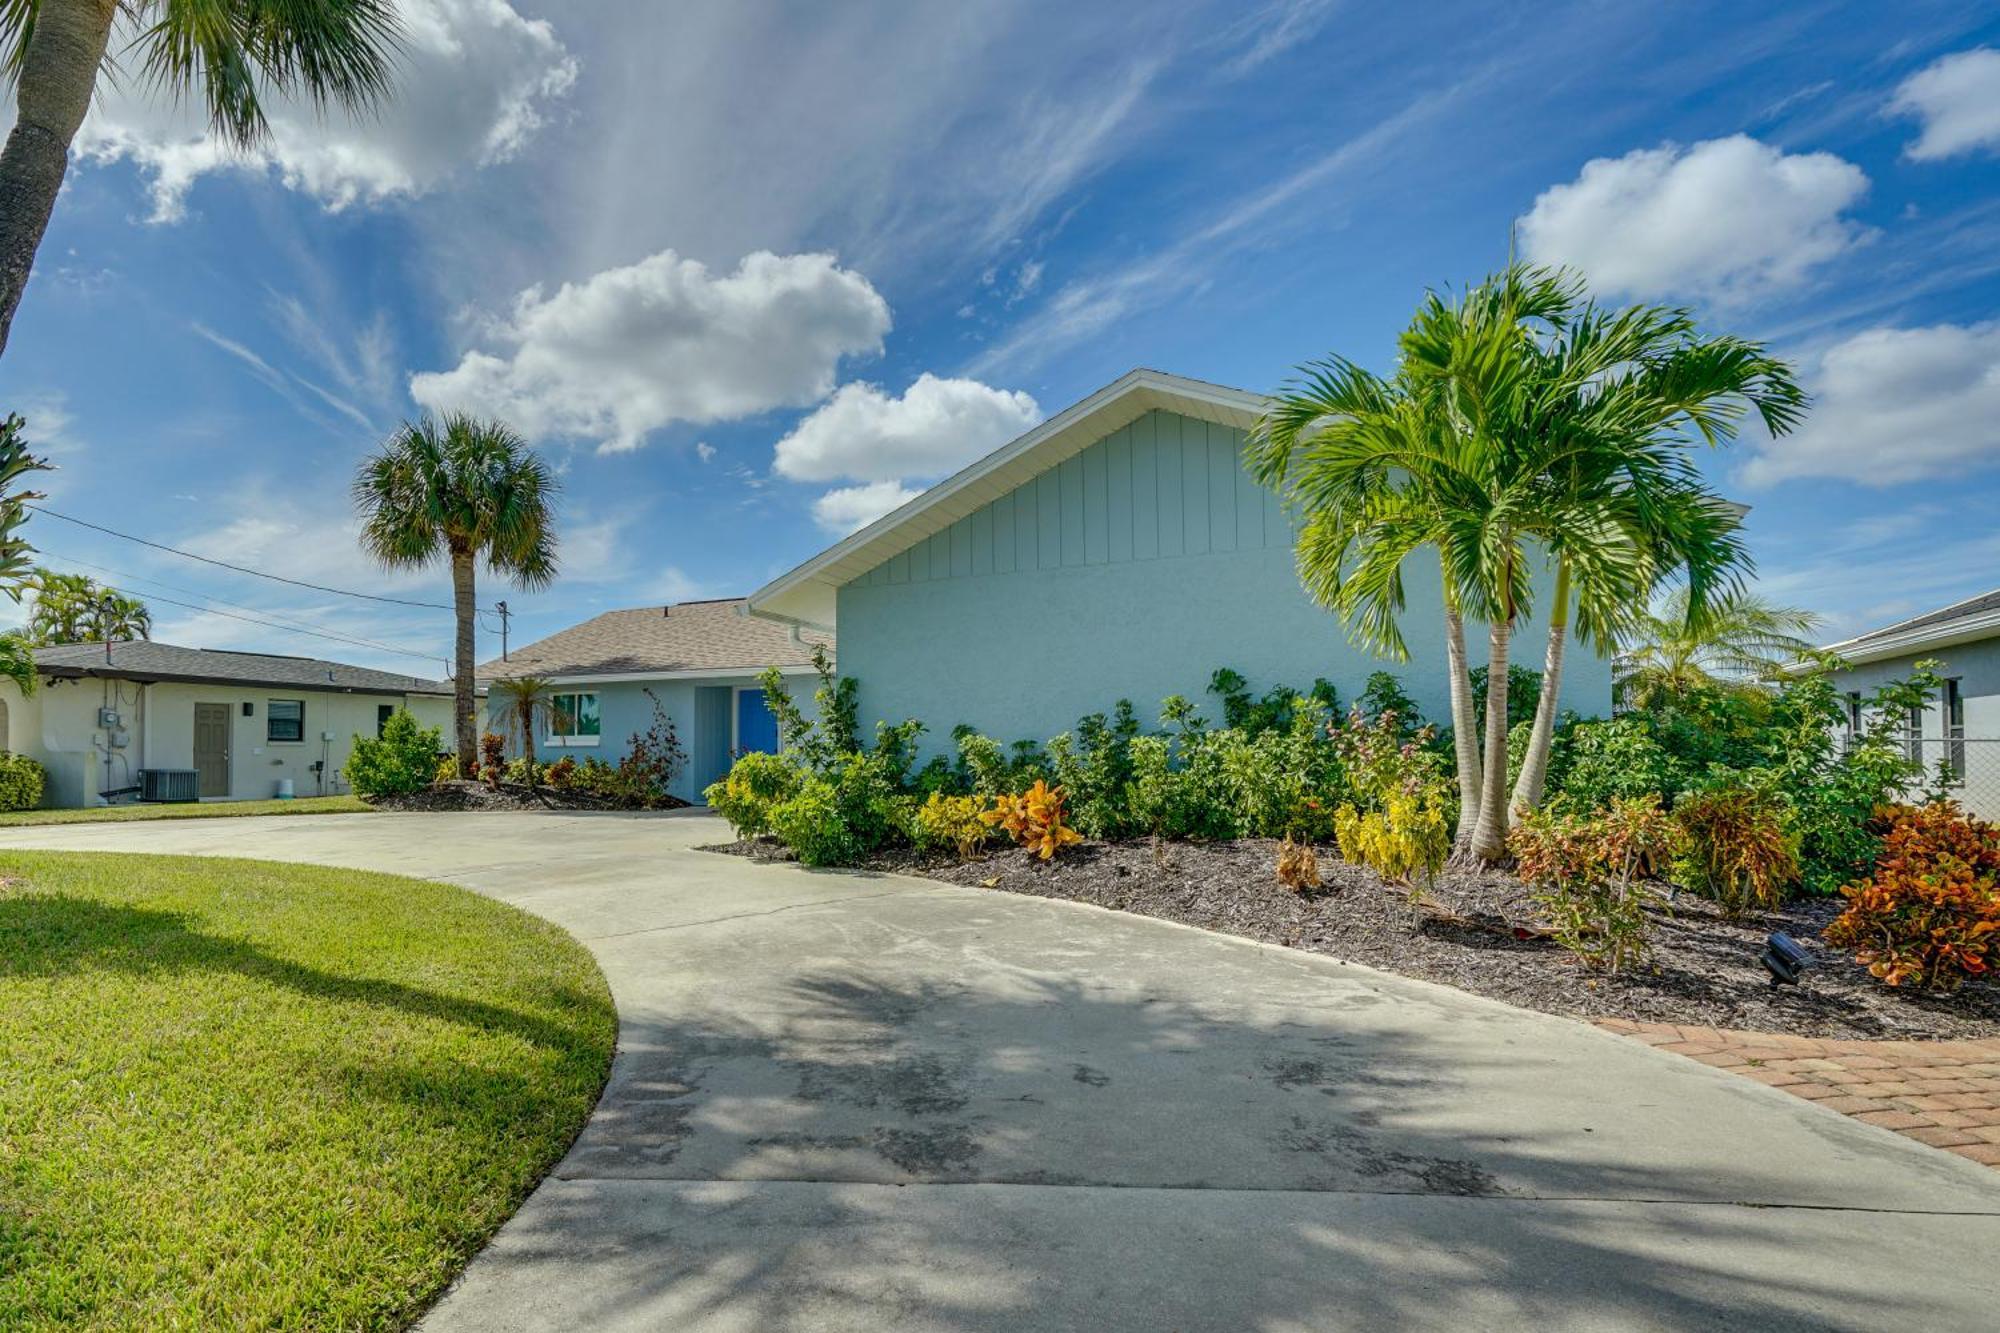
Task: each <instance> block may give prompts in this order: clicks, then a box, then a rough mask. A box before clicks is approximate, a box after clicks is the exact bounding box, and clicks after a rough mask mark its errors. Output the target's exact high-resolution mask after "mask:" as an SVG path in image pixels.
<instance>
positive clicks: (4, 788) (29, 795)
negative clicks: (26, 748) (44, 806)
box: [0, 750, 49, 810]
mask: <svg viewBox="0 0 2000 1333" xmlns="http://www.w3.org/2000/svg"><path fill="white" fill-rule="evenodd" d="M48 781H49V775H48V773H47V772H46V771H45V770H44V769H43V768H42V766H41V765H40V764H38V763H36V762H35V761H34V760H32V759H30V758H28V756H26V755H24V754H14V753H13V752H11V751H8V750H0V810H33V809H36V808H37V807H39V806H40V805H41V803H42V791H43V789H44V788H46V787H47V786H48Z"/></svg>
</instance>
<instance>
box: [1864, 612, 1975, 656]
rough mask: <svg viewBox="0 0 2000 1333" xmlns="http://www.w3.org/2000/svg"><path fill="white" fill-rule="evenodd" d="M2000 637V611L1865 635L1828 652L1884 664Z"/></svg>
mask: <svg viewBox="0 0 2000 1333" xmlns="http://www.w3.org/2000/svg"><path fill="white" fill-rule="evenodd" d="M1995 635H2000V611H1985V612H1981V613H1980V614H1979V615H1976V616H1966V617H1965V618H1963V619H1961V620H1947V621H1945V622H1943V623H1942V624H1937V625H1923V626H1920V627H1918V628H1916V629H1912V630H1904V631H1903V632H1902V633H1900V634H1884V635H1863V636H1861V638H1858V639H1848V640H1846V641H1845V642H1842V643H1834V644H1828V645H1827V647H1826V649H1825V651H1826V652H1829V653H1832V654H1834V655H1835V656H1836V657H1840V658H1844V659H1846V660H1847V661H1849V662H1880V661H1882V660H1884V659H1885V658H1890V657H1905V656H1908V655H1910V654H1912V653H1917V652H1922V651H1923V650H1924V649H1926V648H1949V647H1952V646H1954V645H1956V644H1961V643H1973V642H1976V641H1977V640H1980V639H1990V638H1992V637H1994V636H1995Z"/></svg>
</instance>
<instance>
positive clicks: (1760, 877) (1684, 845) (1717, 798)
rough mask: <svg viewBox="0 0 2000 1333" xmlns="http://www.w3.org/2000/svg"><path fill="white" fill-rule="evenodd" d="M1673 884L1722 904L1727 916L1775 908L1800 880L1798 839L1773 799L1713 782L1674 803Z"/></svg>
mask: <svg viewBox="0 0 2000 1333" xmlns="http://www.w3.org/2000/svg"><path fill="white" fill-rule="evenodd" d="M1673 822H1674V829H1675V831H1676V833H1677V834H1678V835H1679V836H1678V838H1677V840H1676V841H1677V842H1678V844H1679V845H1678V848H1677V851H1676V854H1675V856H1674V862H1673V877H1674V883H1676V884H1678V885H1680V886H1681V887H1682V888H1684V889H1688V890H1690V891H1691V892H1694V893H1698V894H1700V895H1701V896H1702V897H1704V898H1711V899H1713V900H1714V901H1716V902H1718V903H1720V904H1722V909H1723V911H1725V912H1727V913H1728V914H1729V915H1730V916H1742V915H1744V914H1745V913H1747V912H1750V911H1765V912H1769V911H1774V910H1776V909H1777V908H1778V907H1779V906H1780V905H1781V904H1782V903H1783V902H1784V900H1785V895H1786V894H1787V893H1788V892H1790V890H1791V888H1792V886H1793V885H1794V884H1797V883H1798V880H1799V857H1798V839H1797V838H1796V837H1794V836H1793V835H1792V834H1791V833H1790V832H1789V831H1788V830H1787V829H1786V827H1785V811H1784V807H1783V806H1782V805H1781V804H1780V803H1779V802H1778V801H1777V800H1776V798H1774V797H1772V796H1769V795H1766V794H1765V793H1763V792H1760V791H1756V790H1754V789H1752V788H1749V787H1740V786H1738V787H1717V788H1713V789H1711V790H1708V791H1701V792H1694V793H1691V794H1689V795H1686V796H1683V797H1681V799H1680V800H1679V801H1678V802H1676V803H1675V805H1674V813H1673Z"/></svg>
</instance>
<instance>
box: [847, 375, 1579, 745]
mask: <svg viewBox="0 0 2000 1333" xmlns="http://www.w3.org/2000/svg"><path fill="white" fill-rule="evenodd" d="M1241 448H1242V435H1241V433H1240V432H1238V431H1234V430H1230V429H1228V428H1226V427H1222V426H1217V425H1211V424H1209V423H1206V422H1202V421H1198V420H1194V419H1192V418H1187V417H1181V416H1178V415H1175V414H1173V413H1167V412H1153V413H1150V414H1148V415H1147V416H1144V417H1141V418H1140V419H1139V420H1138V421H1136V422H1134V423H1132V425H1130V426H1128V427H1126V428H1124V429H1123V430H1120V431H1118V432H1116V433H1115V434H1112V435H1110V436H1108V437H1106V438H1105V439H1103V440H1100V441H1099V442H1097V443H1096V444H1094V445H1092V446H1091V447H1090V448H1088V449H1086V450H1084V451H1083V453H1081V454H1079V455H1077V456H1076V457H1074V458H1072V459H1070V460H1069V461H1067V462H1065V463H1063V464H1061V465H1060V466H1059V467H1057V468H1055V469H1053V470H1051V471H1049V472H1046V473H1043V474H1042V475H1041V476H1040V477H1038V478H1036V479H1035V480H1034V481H1031V482H1029V483H1026V484H1025V485H1023V486H1022V487H1020V488H1019V489H1018V490H1016V491H1014V492H1013V493H1012V494H1010V495H1006V496H1003V497H1001V498H1000V499H998V500H996V501H994V502H993V503H991V504H989V505H987V506H986V507H985V508H983V509H981V510H979V511H978V512H977V513H974V514H972V515H970V516H969V517H967V518H964V519H961V520H960V521H959V522H958V523H956V524H954V525H953V526H952V527H950V528H949V529H947V530H945V531H943V532H940V533H938V534H937V535H936V536H934V537H931V538H929V539H928V540H926V541H925V542H923V543H922V544H921V545H919V546H917V547H915V548H913V549H912V550H910V551H908V552H906V553H904V554H902V555H899V556H896V557H895V558H893V559H891V560H889V561H888V562H886V563H885V564H883V565H882V566H880V567H878V568H876V569H874V570H871V571H870V572H869V573H867V574H865V575H863V576H861V577H860V578H858V579H856V580H855V581H854V582H852V583H850V584H848V585H847V586H845V587H843V588H842V589H841V590H840V593H839V606H838V615H839V631H840V670H841V673H842V674H843V675H848V676H852V677H854V678H855V679H856V681H857V682H858V684H859V687H860V698H861V712H862V722H863V725H864V727H871V728H872V725H873V723H874V722H875V721H877V720H890V721H893V720H897V719H900V718H904V717H914V718H917V719H919V720H921V721H923V722H924V723H925V724H926V725H927V726H928V727H929V729H930V730H929V735H928V736H927V742H928V744H929V745H930V746H931V747H932V748H933V749H935V748H941V747H943V746H947V745H948V744H949V739H948V738H949V736H950V733H951V729H952V727H953V726H954V725H956V724H958V723H960V722H964V723H969V724H971V725H972V726H974V727H976V728H978V729H979V730H980V731H983V732H986V733H987V734H989V735H993V736H996V737H999V738H1001V739H1003V740H1013V739H1016V738H1020V737H1030V738H1034V739H1046V738H1047V737H1049V736H1052V735H1054V734H1056V733H1057V732H1060V731H1064V730H1067V729H1069V728H1071V727H1072V726H1074V725H1075V723H1076V719H1077V718H1078V717H1079V716H1081V715H1083V714H1085V713H1090V712H1098V711H1105V710H1108V709H1109V708H1110V707H1111V706H1112V704H1113V703H1115V701H1116V700H1118V699H1119V698H1129V699H1131V700H1132V702H1133V703H1134V704H1135V705H1136V706H1137V707H1138V709H1139V712H1140V716H1141V717H1142V719H1144V720H1145V721H1147V722H1148V723H1151V721H1152V719H1153V718H1154V716H1155V715H1156V714H1157V712H1158V709H1159V703H1160V700H1161V699H1162V698H1164V697H1165V696H1167V695H1169V694H1184V695H1186V696H1187V697H1188V698H1190V699H1193V700H1195V701H1196V702H1197V703H1198V704H1201V705H1203V711H1204V712H1205V713H1207V714H1208V715H1209V716H1210V717H1216V716H1217V715H1218V712H1219V710H1218V709H1217V707H1216V705H1215V700H1214V696H1212V695H1209V694H1207V693H1206V690H1207V686H1208V679H1209V675H1210V673H1212V672H1213V671H1214V670H1215V669H1216V668H1217V667H1224V666H1226V667H1232V668H1234V669H1235V670H1237V671H1239V672H1241V673H1242V674H1243V675H1244V676H1246V677H1248V678H1249V681H1250V684H1251V688H1252V690H1253V691H1255V692H1256V693H1259V694H1261V693H1262V692H1263V691H1264V690H1266V689H1268V688H1270V687H1271V686H1273V685H1278V684H1284V685H1291V686H1295V687H1298V688H1301V689H1303V688H1305V687H1307V686H1309V685H1311V683H1312V682H1313V680H1314V678H1315V677H1319V676H1325V677H1326V678H1327V679H1329V680H1331V681H1333V682H1334V684H1335V685H1337V686H1338V687H1339V688H1340V691H1341V697H1342V699H1343V701H1346V700H1350V699H1352V698H1353V697H1354V696H1355V694H1356V693H1358V692H1359V690H1360V688H1361V686H1362V684H1363V682H1364V681H1365V680H1366V679H1367V676H1368V674H1369V673H1370V672H1371V671H1375V670H1388V671H1392V672H1394V673H1395V674H1396V675H1397V676H1398V677H1399V678H1401V680H1402V681H1403V685H1404V688H1406V689H1407V690H1408V691H1409V692H1410V694H1411V695H1412V696H1414V697H1415V698H1416V699H1417V700H1418V702H1419V703H1420V704H1421V705H1422V706H1423V708H1424V710H1425V713H1426V715H1427V716H1429V717H1431V718H1433V719H1435V720H1438V721H1446V720H1448V719H1449V717H1450V704H1449V697H1448V695H1447V692H1446V690H1447V687H1446V672H1445V663H1444V625H1443V620H1442V616H1441V613H1440V603H1439V599H1438V573H1437V568H1436V565H1435V563H1434V562H1431V561H1425V560H1414V561H1412V562H1411V564H1410V566H1409V568H1407V569H1406V571H1405V577H1406V583H1407V587H1408V600H1409V609H1408V611H1407V612H1406V613H1405V614H1404V616H1403V620H1402V624H1403V632H1404V635H1405V637H1406V638H1407V639H1408V640H1409V647H1410V660H1409V661H1408V662H1404V663H1397V662H1390V661H1385V660H1382V659H1378V658H1374V657H1371V656H1369V655H1368V654H1366V653H1364V652H1362V651H1360V650H1358V649H1356V648H1354V647H1353V646H1351V645H1350V644H1349V643H1348V642H1347V639H1346V635H1345V631H1344V630H1343V628H1342V626H1341V625H1340V623H1339V622H1338V621H1337V620H1336V619H1335V618H1334V617H1333V616H1331V615H1330V614H1328V613H1327V612H1325V611H1322V610H1320V609H1319V608H1318V607H1316V606H1314V605H1313V603H1312V602H1311V600H1310V599H1309V598H1308V597H1307V596H1306V595H1305V593H1304V591H1303V590H1301V589H1300V587H1299V582H1298V576H1297V574H1296V572H1295V570H1294V568H1293V564H1292V549H1291V547H1292V530H1291V528H1290V526H1289V524H1288V523H1287V521H1286V518H1285V515H1284V513H1283V511H1282V509H1281V508H1280V506H1279V505H1278V502H1277V500H1276V498H1275V497H1274V496H1273V495H1272V494H1271V493H1270V492H1269V491H1267V490H1265V489H1264V488H1262V487H1260V486H1258V485H1257V484H1256V483H1255V482H1254V481H1252V480H1251V478H1250V477H1249V475H1248V474H1247V473H1245V472H1244V471H1243V468H1242V465H1241V462H1240V457H1241V453H1240V451H1241ZM1467 633H1468V636H1469V637H1470V639H1471V642H1470V643H1469V645H1468V647H1469V650H1470V651H1471V653H1472V655H1473V660H1474V662H1475V664H1477V663H1479V662H1483V661H1484V660H1485V653H1486V638H1485V629H1484V627H1482V626H1476V625H1475V626H1468V627H1467ZM1514 645H1515V646H1514V660H1515V661H1516V662H1518V663H1524V664H1526V665H1530V666H1534V667H1537V668H1539V667H1540V666H1541V662H1542V652H1543V648H1544V638H1543V634H1542V632H1541V631H1540V629H1539V628H1538V627H1536V626H1533V625H1528V626H1524V627H1523V628H1522V630H1521V631H1520V632H1519V633H1517V634H1516V636H1515V639H1514ZM1563 703H1564V704H1565V705H1566V706H1568V707H1571V708H1574V709H1576V710H1577V711H1578V712H1580V713H1584V714H1596V715H1602V714H1608V713H1609V712H1610V708H1611V670H1610V665H1609V663H1607V662H1605V661H1603V660H1601V659H1599V658H1597V657H1595V656H1593V655H1592V654H1590V653H1589V652H1588V651H1587V650H1580V649H1576V648H1574V646H1573V647H1572V651H1571V653H1570V657H1569V662H1568V665H1567V667H1566V669H1565V671H1564V678H1563Z"/></svg>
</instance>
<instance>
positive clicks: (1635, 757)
mask: <svg viewBox="0 0 2000 1333" xmlns="http://www.w3.org/2000/svg"><path fill="white" fill-rule="evenodd" d="M1562 757H1563V763H1562V764H1561V766H1560V768H1558V767H1557V765H1555V764H1554V763H1551V765H1550V782H1549V788H1550V790H1551V792H1552V793H1553V796H1552V797H1551V799H1550V802H1549V803H1550V805H1552V806H1556V807H1559V808H1562V809H1566V810H1568V811H1571V812H1573V813H1577V814H1588V813H1589V812H1591V811H1593V810H1602V809H1604V808H1605V807H1607V806H1609V805H1610V804H1611V803H1612V802H1613V801H1618V800H1631V799H1636V798H1642V797H1646V796H1653V797H1657V798H1658V799H1659V800H1661V801H1662V802H1663V803H1666V804H1671V803H1672V801H1673V799H1674V797H1675V796H1676V795H1677V794H1678V793H1679V792H1680V789H1681V787H1682V786H1683V785H1684V784H1685V783H1686V782H1687V780H1688V777H1689V774H1688V772H1687V770H1686V768H1685V766H1684V765H1682V764H1680V763H1678V762H1677V761H1676V760H1675V759H1674V757H1673V756H1672V755H1670V754H1668V753H1667V750H1666V747H1665V746H1663V745H1661V744H1660V741H1659V738H1658V737H1657V736H1656V735H1655V734H1654V724H1653V721H1652V720H1651V719H1650V718H1648V717H1645V716H1643V715H1641V714H1636V713H1627V714H1625V715H1624V716H1622V717H1614V718H1609V719H1593V720H1591V721H1588V722H1579V723H1577V724H1576V725H1575V726H1573V727H1571V728H1570V729H1569V732H1568V735H1567V737H1566V738H1565V743H1564V746H1563V756H1562Z"/></svg>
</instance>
